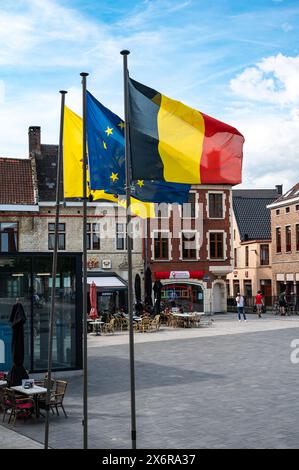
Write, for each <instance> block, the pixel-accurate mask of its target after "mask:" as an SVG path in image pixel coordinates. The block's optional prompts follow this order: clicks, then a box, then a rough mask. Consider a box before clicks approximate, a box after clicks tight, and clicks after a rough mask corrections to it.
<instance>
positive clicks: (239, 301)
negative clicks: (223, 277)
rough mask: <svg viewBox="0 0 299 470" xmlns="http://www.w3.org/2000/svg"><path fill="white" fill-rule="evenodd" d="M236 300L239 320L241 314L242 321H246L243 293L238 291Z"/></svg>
mask: <svg viewBox="0 0 299 470" xmlns="http://www.w3.org/2000/svg"><path fill="white" fill-rule="evenodd" d="M236 302H237V310H238V318H239V321H241V315H243V318H244V321H246V315H245V310H244V297H243V295H241V294H240V292H238V294H237V297H236Z"/></svg>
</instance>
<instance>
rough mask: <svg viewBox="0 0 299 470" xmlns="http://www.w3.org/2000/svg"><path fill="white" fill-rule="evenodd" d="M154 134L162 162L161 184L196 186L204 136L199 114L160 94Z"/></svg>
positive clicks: (202, 121) (198, 181)
mask: <svg viewBox="0 0 299 470" xmlns="http://www.w3.org/2000/svg"><path fill="white" fill-rule="evenodd" d="M158 135H159V145H158V151H159V154H160V156H161V159H162V161H163V166H164V178H165V181H172V182H177V183H191V184H199V183H200V158H201V154H202V149H203V141H204V135H205V122H204V118H203V116H202V114H201V113H200V112H199V111H196V110H195V109H193V108H190V107H189V106H186V105H184V104H183V103H180V102H179V101H176V100H172V99H170V98H167V97H166V96H164V95H161V104H160V109H159V111H158Z"/></svg>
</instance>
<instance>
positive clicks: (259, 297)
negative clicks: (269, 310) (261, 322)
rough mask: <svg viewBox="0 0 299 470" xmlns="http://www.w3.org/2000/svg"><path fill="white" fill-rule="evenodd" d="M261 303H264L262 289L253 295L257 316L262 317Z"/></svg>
mask: <svg viewBox="0 0 299 470" xmlns="http://www.w3.org/2000/svg"><path fill="white" fill-rule="evenodd" d="M263 305H264V300H263V295H262V291H260V290H258V291H257V295H256V296H255V306H256V312H257V314H258V317H259V318H262V309H263Z"/></svg>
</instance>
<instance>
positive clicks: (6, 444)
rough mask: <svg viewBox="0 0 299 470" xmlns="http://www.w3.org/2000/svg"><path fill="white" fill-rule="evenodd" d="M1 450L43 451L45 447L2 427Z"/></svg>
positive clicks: (0, 436) (0, 429)
mask: <svg viewBox="0 0 299 470" xmlns="http://www.w3.org/2000/svg"><path fill="white" fill-rule="evenodd" d="M0 449H43V445H42V444H41V443H40V442H37V441H34V440H33V439H30V438H29V437H26V436H23V435H22V434H20V433H19V432H17V431H13V430H12V429H8V428H7V427H4V426H2V425H0Z"/></svg>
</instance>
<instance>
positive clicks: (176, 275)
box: [154, 271, 205, 279]
mask: <svg viewBox="0 0 299 470" xmlns="http://www.w3.org/2000/svg"><path fill="white" fill-rule="evenodd" d="M204 274H205V272H204V271H156V272H155V273H154V276H155V278H156V279H202V278H203V276H204Z"/></svg>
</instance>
